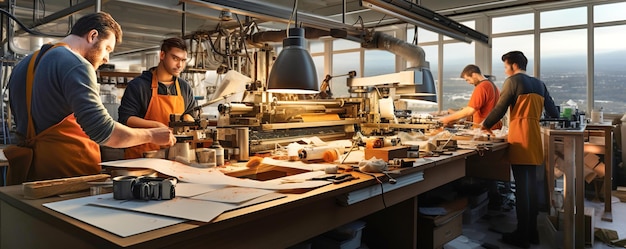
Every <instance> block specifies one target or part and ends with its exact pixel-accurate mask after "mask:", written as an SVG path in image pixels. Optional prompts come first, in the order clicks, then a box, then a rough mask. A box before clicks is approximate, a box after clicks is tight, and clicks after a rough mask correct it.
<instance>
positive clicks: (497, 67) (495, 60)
mask: <svg viewBox="0 0 626 249" xmlns="http://www.w3.org/2000/svg"><path fill="white" fill-rule="evenodd" d="M491 44H492V46H491V47H492V56H493V57H492V61H491V63H492V69H491V72H492V74H493V75H495V76H496V80H495V83H496V85H497V86H498V87H499V88H500V89H502V84H503V83H504V80H505V79H506V78H507V77H508V76H506V75H505V74H504V63H502V55H504V54H506V53H508V52H510V51H522V53H524V55H525V56H526V58H528V65H527V66H526V73H527V74H528V75H534V69H533V66H534V55H533V54H534V52H535V49H534V48H533V35H520V36H507V37H501V38H494V39H492V41H491Z"/></svg>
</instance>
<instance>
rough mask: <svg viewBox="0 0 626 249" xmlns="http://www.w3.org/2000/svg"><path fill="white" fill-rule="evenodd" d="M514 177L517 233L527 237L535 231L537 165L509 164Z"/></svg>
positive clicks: (537, 212)
mask: <svg viewBox="0 0 626 249" xmlns="http://www.w3.org/2000/svg"><path fill="white" fill-rule="evenodd" d="M511 168H512V169H513V178H514V179H515V211H516V215H517V231H516V232H517V233H518V235H519V236H520V237H522V238H524V239H528V238H529V236H530V235H531V234H533V233H535V234H536V233H537V215H538V214H539V210H538V196H537V195H538V194H539V192H537V168H538V166H537V165H516V164H513V165H511Z"/></svg>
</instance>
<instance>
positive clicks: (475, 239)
mask: <svg viewBox="0 0 626 249" xmlns="http://www.w3.org/2000/svg"><path fill="white" fill-rule="evenodd" d="M612 200H613V205H612V208H613V212H612V213H613V222H607V221H602V220H601V215H602V213H603V212H604V203H601V202H593V201H586V202H585V207H593V208H594V209H595V218H596V219H595V222H596V224H595V227H596V228H605V229H611V230H615V231H616V232H617V233H618V235H619V239H624V238H626V226H624V224H626V203H623V202H619V199H617V198H616V197H613V198H612ZM546 215H547V214H546V213H541V214H540V215H539V216H540V217H539V222H538V224H539V227H538V228H539V230H540V235H539V236H540V241H541V244H540V245H533V246H531V248H533V249H539V248H541V249H543V248H546V249H547V248H559V247H555V246H554V245H553V244H552V243H550V241H551V240H553V238H550V237H548V236H549V235H548V233H546V232H541V231H542V229H544V228H545V225H547V224H546V223H544V222H542V220H543V221H545V219H546ZM515 223H516V219H515V210H510V211H493V210H489V211H488V212H487V214H486V215H485V216H483V218H481V219H479V220H478V221H476V222H474V223H472V224H466V225H464V226H463V235H462V236H461V237H458V238H457V239H455V240H454V241H452V242H451V243H449V244H448V245H446V246H445V247H444V248H463V249H472V248H500V249H508V248H511V249H514V248H516V247H514V246H510V245H507V244H504V243H502V242H501V241H500V238H501V236H502V235H501V233H500V232H498V231H512V230H514V229H515ZM482 245H484V246H482ZM561 248H562V247H561ZM587 248H594V249H605V248H607V249H608V248H615V247H611V246H609V245H607V244H605V243H603V242H601V241H599V240H598V239H595V242H594V244H593V247H590V246H588V247H587Z"/></svg>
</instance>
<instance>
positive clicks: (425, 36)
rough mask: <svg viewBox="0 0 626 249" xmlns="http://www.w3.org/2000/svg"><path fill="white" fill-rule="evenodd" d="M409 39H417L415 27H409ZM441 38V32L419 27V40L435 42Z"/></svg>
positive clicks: (410, 40) (411, 41)
mask: <svg viewBox="0 0 626 249" xmlns="http://www.w3.org/2000/svg"><path fill="white" fill-rule="evenodd" d="M406 37H407V39H406V40H407V41H408V42H409V43H413V39H415V28H411V29H407V31H406ZM437 40H439V34H437V33H435V32H432V31H430V30H425V29H423V28H417V42H418V43H420V42H435V41H437Z"/></svg>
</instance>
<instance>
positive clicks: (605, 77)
mask: <svg viewBox="0 0 626 249" xmlns="http://www.w3.org/2000/svg"><path fill="white" fill-rule="evenodd" d="M594 33H595V37H594V47H595V49H594V62H595V67H594V69H595V70H594V85H593V86H594V87H593V90H594V91H593V93H594V96H593V99H594V104H593V106H594V109H598V108H600V107H602V108H603V110H604V111H605V112H609V113H624V112H626V94H625V93H626V92H625V91H624V85H625V84H626V59H624V58H626V46H624V41H626V25H620V26H611V27H601V28H596V29H595V31H594Z"/></svg>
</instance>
